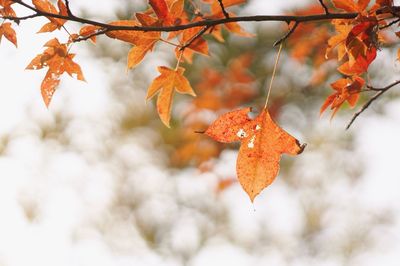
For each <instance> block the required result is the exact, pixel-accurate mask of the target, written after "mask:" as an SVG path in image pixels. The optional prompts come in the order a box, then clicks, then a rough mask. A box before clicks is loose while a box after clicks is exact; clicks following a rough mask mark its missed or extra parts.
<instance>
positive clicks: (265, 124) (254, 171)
mask: <svg viewBox="0 0 400 266" xmlns="http://www.w3.org/2000/svg"><path fill="white" fill-rule="evenodd" d="M250 111H251V108H245V109H241V110H236V111H232V112H229V113H226V114H224V115H222V116H220V117H219V118H218V119H217V120H216V121H214V122H213V123H212V124H211V125H210V126H209V128H208V129H207V131H206V132H205V134H207V135H208V136H210V137H211V138H213V139H214V140H216V141H219V142H225V143H227V142H234V141H240V142H241V145H240V150H239V155H238V158H237V162H236V171H237V176H238V179H239V182H240V184H241V185H242V187H243V189H244V190H245V191H246V193H247V194H248V195H249V197H250V200H251V201H254V198H255V197H256V196H257V195H258V194H259V193H260V192H261V191H262V190H263V189H264V188H266V187H267V186H269V185H270V184H271V183H272V182H273V181H274V179H275V177H276V176H277V175H278V172H279V161H280V158H281V155H282V153H287V154H290V155H297V154H300V153H301V152H302V151H303V150H304V148H305V144H303V145H301V144H300V143H299V141H298V140H297V139H295V138H294V137H292V136H291V135H289V134H288V133H287V132H286V131H284V130H283V129H282V128H280V127H279V126H278V125H277V124H275V122H274V121H273V120H272V118H271V116H270V115H269V112H268V111H267V110H263V111H262V112H261V113H260V114H259V115H258V116H257V117H256V118H255V119H254V120H252V119H250V118H249V117H248V113H249V112H250Z"/></svg>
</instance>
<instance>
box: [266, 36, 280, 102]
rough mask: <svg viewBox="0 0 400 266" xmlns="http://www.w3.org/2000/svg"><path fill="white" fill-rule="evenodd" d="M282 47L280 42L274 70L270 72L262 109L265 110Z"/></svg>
mask: <svg viewBox="0 0 400 266" xmlns="http://www.w3.org/2000/svg"><path fill="white" fill-rule="evenodd" d="M282 46H283V42H281V43H280V45H279V50H278V55H277V56H276V59H275V65H274V70H273V71H272V76H271V81H270V82H269V88H268V93H267V99H266V100H265V105H264V109H267V105H268V100H269V96H270V95H271V91H272V84H273V82H274V78H275V73H276V68H277V67H278V62H279V58H280V56H281V51H282Z"/></svg>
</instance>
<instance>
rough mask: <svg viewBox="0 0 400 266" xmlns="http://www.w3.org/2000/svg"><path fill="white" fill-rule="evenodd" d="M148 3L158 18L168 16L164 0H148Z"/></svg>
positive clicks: (162, 18)
mask: <svg viewBox="0 0 400 266" xmlns="http://www.w3.org/2000/svg"><path fill="white" fill-rule="evenodd" d="M149 4H150V5H151V7H152V8H153V10H154V12H155V13H156V15H157V17H158V18H159V19H160V20H165V19H166V18H167V17H168V5H167V3H166V2H165V0H149Z"/></svg>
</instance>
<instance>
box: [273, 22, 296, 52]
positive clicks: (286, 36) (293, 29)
mask: <svg viewBox="0 0 400 266" xmlns="http://www.w3.org/2000/svg"><path fill="white" fill-rule="evenodd" d="M299 24H300V22H297V21H296V22H295V24H294V25H293V27H292V28H291V29H289V31H288V32H287V33H286V34H285V35H284V36H283V37H282V38H280V39H279V40H277V41H276V42H275V43H274V45H273V46H274V47H275V46H277V45H279V44H281V43H282V42H284V41H285V40H286V39H287V38H289V36H290V35H292V33H293V32H294V31H295V30H296V28H297V26H299Z"/></svg>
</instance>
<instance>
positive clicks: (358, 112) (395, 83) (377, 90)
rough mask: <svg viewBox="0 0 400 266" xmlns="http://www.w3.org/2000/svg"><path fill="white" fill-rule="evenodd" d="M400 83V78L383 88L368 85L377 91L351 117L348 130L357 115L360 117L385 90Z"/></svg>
mask: <svg viewBox="0 0 400 266" xmlns="http://www.w3.org/2000/svg"><path fill="white" fill-rule="evenodd" d="M398 84H400V80H398V81H396V82H393V83H391V84H389V85H388V86H386V87H383V88H374V87H371V86H368V89H370V90H372V91H376V93H375V94H374V96H372V97H371V98H370V99H369V100H368V101H367V102H366V103H365V104H364V105H363V106H362V107H361V108H360V110H358V111H357V112H356V113H355V114H354V115H353V117H352V118H351V120H350V122H349V123H348V124H347V126H346V130H347V129H349V128H350V127H351V125H352V124H353V123H354V121H355V120H356V119H357V117H359V116H360V115H361V114H362V113H363V112H364V111H365V110H366V109H367V108H368V107H369V106H370V105H371V104H372V103H373V102H374V101H375V100H377V99H378V98H379V97H381V96H382V94H384V93H385V92H387V91H388V90H390V89H391V88H392V87H394V86H396V85H398Z"/></svg>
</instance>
